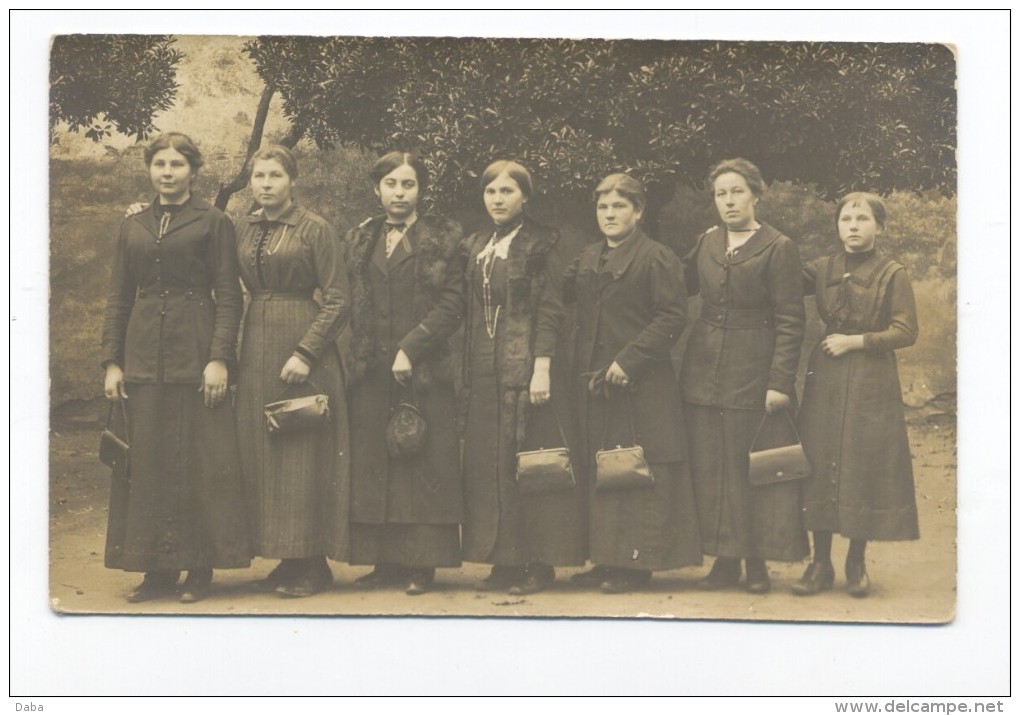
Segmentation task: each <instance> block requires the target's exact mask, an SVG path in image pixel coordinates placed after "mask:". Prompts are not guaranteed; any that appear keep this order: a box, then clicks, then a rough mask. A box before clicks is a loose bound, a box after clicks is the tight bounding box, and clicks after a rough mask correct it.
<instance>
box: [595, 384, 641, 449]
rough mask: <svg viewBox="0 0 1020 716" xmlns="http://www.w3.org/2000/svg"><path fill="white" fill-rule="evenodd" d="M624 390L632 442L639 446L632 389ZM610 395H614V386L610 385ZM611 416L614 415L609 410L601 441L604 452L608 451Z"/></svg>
mask: <svg viewBox="0 0 1020 716" xmlns="http://www.w3.org/2000/svg"><path fill="white" fill-rule="evenodd" d="M607 385H609V384H607ZM622 390H623V394H624V396H625V397H626V398H627V418H628V422H629V423H630V437H631V441H632V442H633V443H634V445H638V434H637V428H635V427H634V403H633V402H632V401H631V398H630V391H631V389H630V388H623V389H622ZM609 395H612V385H610V393H609ZM610 403H611V401H610ZM610 408H612V405H611V404H610ZM611 414H612V410H607V411H606V423H605V426H603V428H602V440H601V441H600V446H601V449H602V450H605V449H606V435H608V434H609V417H610V415H611Z"/></svg>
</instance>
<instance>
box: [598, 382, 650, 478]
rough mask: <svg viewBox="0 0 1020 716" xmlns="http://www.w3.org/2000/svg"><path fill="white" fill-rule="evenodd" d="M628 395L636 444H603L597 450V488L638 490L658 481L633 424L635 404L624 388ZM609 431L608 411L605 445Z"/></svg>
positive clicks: (604, 435) (629, 416) (604, 436)
mask: <svg viewBox="0 0 1020 716" xmlns="http://www.w3.org/2000/svg"><path fill="white" fill-rule="evenodd" d="M624 395H626V396H627V416H628V418H629V420H630V432H631V436H632V438H633V443H634V444H633V445H631V446H629V447H623V446H620V445H617V446H616V447H615V448H610V449H606V448H605V447H603V448H602V449H601V450H598V451H596V453H595V491H596V492H614V491H620V490H636V489H640V488H646V487H652V486H654V485H655V477H654V476H653V475H652V469H651V468H650V467H649V466H648V461H647V460H646V459H645V450H644V448H643V447H641V446H640V445H639V444H638V436H637V430H636V429H635V428H634V407H633V405H632V404H631V398H630V391H629V390H627V389H624ZM607 432H609V415H608V414H607V415H606V427H605V429H604V430H603V431H602V444H603V445H605V442H606V433H607Z"/></svg>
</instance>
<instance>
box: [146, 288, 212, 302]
mask: <svg viewBox="0 0 1020 716" xmlns="http://www.w3.org/2000/svg"><path fill="white" fill-rule="evenodd" d="M181 296H183V297H184V298H185V299H186V300H189V301H197V300H201V299H206V298H212V291H211V290H210V289H209V288H205V287H199V286H162V287H160V288H155V287H150V288H139V289H138V293H137V294H136V298H171V297H174V298H176V297H181Z"/></svg>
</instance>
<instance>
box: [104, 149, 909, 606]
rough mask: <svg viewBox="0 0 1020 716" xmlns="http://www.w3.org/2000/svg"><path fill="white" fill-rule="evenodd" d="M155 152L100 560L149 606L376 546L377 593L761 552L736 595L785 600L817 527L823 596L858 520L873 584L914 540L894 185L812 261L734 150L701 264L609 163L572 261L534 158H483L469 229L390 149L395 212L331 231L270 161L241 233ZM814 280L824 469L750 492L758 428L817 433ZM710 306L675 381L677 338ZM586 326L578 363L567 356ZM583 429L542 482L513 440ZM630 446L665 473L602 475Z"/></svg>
mask: <svg viewBox="0 0 1020 716" xmlns="http://www.w3.org/2000/svg"><path fill="white" fill-rule="evenodd" d="M145 159H146V163H147V165H148V167H149V171H150V177H151V179H152V183H153V186H154V187H155V189H156V191H157V198H156V200H155V201H153V202H152V204H151V205H150V206H148V207H145V208H143V209H141V210H139V211H137V212H136V213H134V214H133V215H132V216H129V217H128V218H127V220H126V221H125V222H124V225H123V227H122V229H121V233H120V237H119V240H118V245H117V253H116V258H115V263H114V270H113V284H112V288H111V291H110V295H109V301H108V306H107V313H106V321H105V325H104V331H103V348H104V354H103V356H104V357H103V362H104V365H105V368H106V395H107V397H108V398H110V399H111V400H126V401H128V402H127V405H128V406H129V410H128V411H126V413H127V415H128V416H129V418H130V420H129V425H128V426H125V429H126V430H127V437H128V442H129V443H130V444H131V457H130V468H129V469H128V470H127V471H126V472H125V473H124V474H123V475H122V476H121V478H120V479H117V480H115V481H114V484H113V490H112V496H111V509H110V524H109V530H108V536H107V550H106V564H107V566H108V567H112V568H119V569H125V570H128V571H141V572H144V573H145V578H144V579H143V581H142V582H141V583H140V584H139V585H138V586H137V587H136V588H135V589H134V591H132V592H131V593H130V594H129V595H128V600H129V601H144V600H147V599H152V598H156V597H160V596H165V595H169V594H172V593H174V592H175V591H176V592H177V593H178V594H179V598H180V600H181V601H184V602H192V601H197V600H199V599H202V598H203V597H205V596H206V595H207V594H208V592H209V589H210V584H211V580H212V570H213V568H238V567H245V566H248V565H249V563H250V560H251V558H252V557H253V556H261V557H266V558H272V559H278V560H280V561H279V563H278V565H277V566H276V567H275V568H274V569H273V570H272V572H271V573H270V574H269V575H268V576H267V577H266V578H264V579H262V580H260V581H258V582H256V586H257V587H258V588H259V589H263V590H266V591H275V592H276V593H278V594H280V595H283V596H291V597H300V596H308V595H311V594H315V593H317V592H319V591H321V590H323V589H324V588H326V587H327V586H328V585H329V584H330V583H331V582H332V573H331V571H330V568H329V565H328V562H327V559H333V560H336V561H346V562H349V563H350V564H352V565H371V566H372V570H371V571H369V572H368V573H367V574H365V575H363V576H361V577H359V578H358V579H356V580H355V582H354V584H355V586H357V587H361V588H366V589H370V588H380V587H395V586H399V587H402V588H403V589H405V591H406V592H407V593H408V594H412V595H414V594H422V593H425V592H427V591H429V590H430V589H431V588H432V585H433V582H434V578H435V569H436V568H437V567H457V566H459V565H460V564H461V560H465V561H469V562H480V563H484V564H488V565H491V571H490V573H489V574H488V576H486V577H485V578H484V579H482V580H480V581H479V582H478V583H477V584H476V585H475V587H476V588H477V589H479V590H499V591H509V592H510V593H513V594H532V593H535V592H539V591H542V590H544V589H546V588H548V587H549V586H550V585H551V584H552V582H553V581H554V579H555V576H556V575H555V568H556V567H580V566H582V565H584V564H585V563H586V562H589V561H590V562H591V564H592V565H593V566H592V567H591V568H590V569H588V570H586V571H581V572H578V573H576V574H574V575H573V576H572V577H571V580H572V581H573V582H575V583H578V584H582V585H591V586H595V587H598V588H600V589H601V590H602V591H604V592H607V593H620V592H625V591H630V590H633V589H637V588H640V587H641V586H642V585H644V584H647V583H648V581H649V580H650V578H651V576H652V572H653V571H656V570H666V569H674V568H678V567H683V566H687V565H696V564H700V563H701V559H702V554H709V555H714V556H715V557H716V560H715V562H714V564H713V566H712V569H711V571H710V572H709V574H708V576H707V577H705V578H704V579H703V580H702V581H701V585H702V586H703V587H706V588H710V589H721V588H727V587H732V586H736V585H737V584H738V583H739V582H740V577H741V560H743V561H744V563H745V565H746V580H745V587H746V589H747V590H748V591H750V592H754V593H764V592H767V591H768V590H769V589H770V582H769V574H768V570H767V568H766V560H770V559H771V560H782V561H795V560H800V559H802V558H804V557H805V556H806V555H807V553H808V544H807V538H806V533H805V531H804V530H805V529H812V530H814V532H815V554H814V560H813V561H812V562H811V564H810V565H809V567H808V569H807V572H806V573H805V575H804V577H803V578H802V579H801V580H800V581H799V582H797V583H796V584H795V585H794V591H795V592H796V593H798V594H814V593H817V592H819V591H822V590H824V589H827V588H830V587H831V586H832V585H833V581H834V570H833V568H832V565H831V558H830V550H831V542H832V534H833V533H835V532H839V533H841V534H843V535H845V536H847V537H850V538H851V540H852V542H851V548H850V553H849V554H848V557H847V583H848V589H849V590H850V592H851V593H852V594H856V595H858V596H860V595H863V594H866V593H867V589H868V583H867V573H866V571H865V569H864V546H865V544H866V541H867V540H868V539H909V538H916V537H917V516H916V507H915V506H914V498H913V482H912V474H911V466H910V458H909V452H908V450H907V445H906V429H905V424H904V420H903V412H902V406H901V404H900V401H899V395H900V393H899V384H898V377H897V375H896V362H895V357H894V355H893V350H895V349H896V348H899V347H902V346H905V345H910V344H911V343H912V342H913V340H914V338H915V337H916V319H915V318H914V310H913V299H912V295H911V292H910V284H909V281H908V280H907V278H906V274H905V272H904V271H903V270H902V267H901V266H899V265H898V264H896V263H895V262H892V261H890V260H888V259H885V258H882V257H881V256H880V255H878V254H876V253H875V250H874V243H875V237H876V236H877V235H878V233H880V232H881V230H882V228H883V227H884V221H885V214H884V207H883V206H882V204H881V200H880V199H878V198H877V197H875V196H873V195H869V194H858V195H850V196H849V197H847V198H846V199H844V200H843V202H841V203H840V205H839V208H838V210H837V226H838V230H839V235H840V238H841V240H842V242H843V245H844V250H843V251H842V252H838V253H837V254H836V256H835V257H834V258H830V259H823V260H820V261H817V262H814V263H812V264H811V265H809V266H808V267H806V268H802V266H801V262H800V258H799V254H798V252H797V248H796V245H795V244H794V243H793V242H792V241H791V240H790V239H788V238H787V237H785V236H783V235H782V234H781V233H780V232H778V231H776V230H775V229H773V228H772V227H769V226H768V225H766V224H763V223H760V222H759V221H758V220H757V219H756V217H755V205H756V203H757V201H758V198H759V197H760V195H761V193H762V191H763V190H764V182H763V181H762V179H761V175H760V173H759V172H758V170H757V168H756V167H754V165H753V164H751V163H750V162H747V161H745V160H727V161H725V162H722V163H720V164H719V165H717V166H716V167H715V168H714V169H713V171H712V173H711V176H710V181H711V183H712V187H713V190H714V195H715V201H716V206H717V208H718V210H719V215H720V218H721V219H722V222H723V226H722V227H718V228H714V229H711V230H709V231H708V232H706V233H705V234H704V235H702V236H701V237H700V238H699V239H698V241H697V243H696V245H695V246H694V248H693V250H692V251H691V252H690V253H689V255H688V256H686V257H685V259H684V260H681V259H680V258H679V257H677V256H676V255H675V254H674V253H673V252H672V251H671V250H670V249H668V248H667V247H665V246H664V245H662V244H659V243H657V242H655V241H653V240H651V239H649V238H648V237H647V236H646V235H645V234H644V233H643V232H642V230H641V228H640V220H641V215H642V212H643V211H644V209H645V194H644V189H643V187H642V186H641V184H640V183H639V182H638V181H636V180H635V179H633V178H632V177H630V176H628V175H626V174H613V175H610V176H609V177H606V178H605V179H604V180H603V181H602V182H601V183H600V184H599V185H598V186H597V187H596V189H595V204H596V206H595V210H596V217H597V219H598V224H599V228H600V231H601V234H602V240H601V241H598V242H595V243H592V244H590V245H589V246H587V247H586V248H585V249H583V250H582V251H581V252H580V254H579V255H577V256H576V257H574V258H573V260H572V261H566V260H564V257H563V256H562V255H561V253H560V247H559V246H558V234H557V232H556V231H555V230H553V229H550V228H548V227H544V226H541V225H540V224H538V223H537V222H534V221H533V220H531V218H530V217H528V216H527V213H526V211H525V208H526V205H527V203H528V201H529V200H530V199H531V197H532V194H533V192H534V188H533V185H532V177H531V175H530V174H529V172H528V171H527V169H525V168H524V167H523V166H521V165H520V164H518V163H516V162H512V161H498V162H495V163H493V164H492V165H490V166H489V167H488V168H487V169H486V170H485V172H484V173H483V174H482V182H481V185H482V198H483V201H484V204H485V208H486V210H487V212H488V214H489V216H490V217H491V219H492V225H491V226H489V227H488V228H487V229H485V230H482V231H479V232H477V233H475V234H473V235H471V236H468V237H464V236H463V235H462V231H461V228H460V226H459V225H458V224H457V223H456V222H455V221H453V220H451V219H448V218H445V217H441V216H437V215H430V214H424V213H419V210H418V207H419V197H420V196H421V195H422V194H423V193H424V192H425V191H426V189H427V184H428V174H427V171H426V168H425V165H424V163H423V162H422V161H421V160H420V158H418V157H416V156H415V155H412V154H407V153H402V152H392V153H390V154H387V155H385V156H383V157H382V158H381V159H379V160H378V161H377V162H376V164H375V166H374V167H373V169H372V172H371V181H372V186H373V189H374V191H375V193H376V195H377V197H378V199H379V201H380V203H381V205H382V209H383V214H382V215H380V216H377V217H374V218H371V219H369V220H367V221H365V222H364V223H362V224H361V225H360V226H358V227H357V228H355V229H353V230H351V231H349V232H348V233H347V235H346V237H345V238H344V239H342V240H340V239H338V237H337V236H336V235H335V234H334V232H333V230H332V228H331V227H330V225H329V224H328V223H327V222H326V221H325V220H324V219H322V218H321V217H320V216H318V215H316V214H314V213H313V212H311V211H309V210H308V209H307V208H305V207H302V206H300V205H299V204H297V203H296V201H295V199H294V197H293V189H294V187H295V184H296V182H297V178H298V169H297V164H296V162H295V159H294V157H293V155H292V154H291V152H290V151H289V150H287V149H285V148H283V147H268V148H265V149H262V150H260V151H259V152H257V153H256V154H255V155H254V157H253V159H252V162H251V166H250V169H251V188H252V193H253V196H254V199H255V201H256V203H257V204H258V206H259V208H258V210H257V211H255V212H253V213H252V214H251V215H249V216H247V217H245V218H244V219H243V220H242V221H241V222H240V230H239V232H238V235H237V236H236V237H235V233H234V229H233V226H232V225H231V223H230V221H229V220H228V219H227V218H226V217H225V216H224V215H223V214H222V213H221V212H219V211H217V210H216V209H214V208H212V207H210V206H209V205H208V204H206V203H205V202H203V201H201V200H200V199H199V198H197V197H194V196H192V193H191V182H192V179H193V178H194V175H195V172H197V170H198V169H199V167H200V166H201V154H200V153H199V152H198V149H197V148H196V147H195V145H194V143H193V142H192V141H191V140H190V139H189V138H188V137H186V136H185V135H182V134H178V133H171V134H167V135H163V136H161V137H159V138H158V139H157V140H155V141H154V142H153V143H152V144H151V145H150V147H149V148H148V150H147V151H146V154H145ZM869 222H870V223H869ZM242 281H243V284H244V286H245V288H246V289H247V293H248V295H249V296H250V302H249V305H248V308H247V311H246V312H245V318H244V326H243V331H242V332H241V335H242V337H243V339H242V341H241V351H240V355H239V358H238V359H235V355H236V350H235V346H236V342H237V336H238V332H239V325H240V322H241V315H242V307H243V302H242V293H241V290H240V282H242ZM805 288H807V292H808V293H812V292H813V293H815V294H816V298H817V300H818V304H819V310H820V314H821V316H822V318H823V320H824V321H825V322H826V324H827V329H828V332H827V337H826V338H825V340H823V341H822V342H821V344H820V346H819V348H818V349H816V350H815V352H814V354H813V355H812V358H811V367H810V368H809V376H808V383H807V386H806V394H805V397H804V405H803V407H802V409H801V417H802V419H801V432H802V434H803V438H804V444H805V448H806V450H807V453H808V456H809V457H810V459H811V464H812V466H813V472H814V475H813V477H812V478H810V479H809V480H806V481H804V482H803V483H799V482H777V483H774V484H767V485H751V484H750V483H749V481H748V471H749V458H748V452H749V450H750V449H751V447H752V445H754V446H755V447H757V448H767V447H770V446H774V445H782V444H789V443H790V442H794V441H796V434H795V433H796V431H795V429H794V426H793V420H792V419H790V418H786V419H785V420H784V419H780V418H781V417H782V416H781V414H783V413H784V412H787V411H791V412H792V411H793V409H794V408H795V403H796V401H795V399H794V380H795V375H796V370H797V363H798V360H799V356H800V347H801V342H802V338H803V329H804V295H805ZM696 293H697V294H700V296H701V310H700V314H699V316H698V317H697V318H696V319H695V320H693V321H690V320H689V317H688V313H687V297H688V295H693V294H696ZM568 305H574V306H576V308H575V311H574V313H575V314H576V325H575V326H574V327H573V329H572V330H569V329H570V327H568V326H565V325H564V323H565V316H566V315H567V311H566V308H565V306H568ZM689 323H690V331H691V332H690V337H689V340H688V344H687V349H686V353H685V355H684V358H683V367H682V371H681V376H680V380H679V381H678V380H677V377H676V374H675V372H674V368H673V364H672V361H671V357H670V352H671V350H672V348H673V347H674V346H675V344H676V343H677V341H678V340H679V339H680V336H681V334H682V333H683V331H684V330H685V329H686V328H687V327H688V324H689ZM461 327H463V335H464V338H463V344H462V345H463V359H462V360H461V361H460V367H461V370H462V375H461V376H460V380H459V381H456V382H459V383H460V384H461V385H462V386H463V395H461V396H458V395H457V394H456V393H455V387H454V386H455V376H454V365H455V362H454V361H453V360H452V359H451V348H450V340H449V339H450V337H451V336H452V335H453V334H454V333H455V332H456V331H457V330H458V329H460V328H461ZM345 332H346V335H345V336H344V337H343V338H341V334H342V333H345ZM564 334H566V335H572V336H573V346H572V349H573V350H572V353H573V359H572V360H571V361H567V360H565V359H564V358H561V357H560V356H559V355H558V354H557V349H558V348H560V349H562V347H563V343H564V341H563V340H561V336H563V335H564ZM338 345H342V346H344V348H343V350H342V351H341V350H338ZM341 353H344V360H343V361H342V360H341ZM231 384H236V385H237V394H236V401H235V404H234V405H233V406H232V405H231V402H230V400H229V391H228V386H229V385H231ZM851 385H853V390H849V389H848V388H849V386H851ZM309 393H315V394H324V395H326V396H327V399H328V404H329V408H330V412H331V415H330V420H329V421H328V423H327V424H326V425H325V426H324V427H323V428H322V429H319V430H308V431H304V432H297V433H293V434H287V435H270V434H269V433H268V432H267V430H266V427H265V423H264V416H263V408H264V406H265V405H266V404H267V403H271V402H273V401H275V400H278V399H281V398H285V397H290V396H300V395H307V394H309ZM399 410H411V411H412V413H413V414H414V415H417V416H420V419H419V420H420V423H421V426H422V427H420V428H419V432H420V434H419V435H418V436H417V437H418V438H419V441H418V443H417V444H416V446H415V447H414V448H413V449H404V450H401V449H400V445H396V446H395V445H394V443H395V442H397V443H399V438H400V436H395V435H394V427H393V418H394V411H399ZM766 415H771V416H774V417H771V418H767V419H766V417H765V416H766ZM458 416H459V417H460V419H459V420H458ZM458 423H459V424H458ZM564 445H567V446H569V448H570V454H571V461H572V464H573V475H574V478H575V479H574V480H573V485H572V486H571V485H568V486H567V487H566V488H565V489H560V490H558V491H555V492H535V493H532V492H527V491H523V490H521V489H520V488H519V485H518V482H517V456H518V453H520V452H524V451H528V450H533V449H538V448H548V447H554V446H564ZM621 445H640V446H641V447H642V448H643V451H644V456H645V458H646V460H647V467H648V469H647V471H646V472H647V474H646V475H645V481H644V482H643V483H642V485H641V486H639V487H634V488H632V489H624V490H620V489H613V490H608V489H607V490H603V489H601V487H599V486H597V485H596V483H597V482H598V480H597V475H596V473H597V467H596V462H597V454H598V452H599V451H601V450H603V449H605V448H612V447H614V446H621ZM802 505H803V508H802ZM802 510H803V513H802ZM182 570H187V573H188V574H187V578H186V580H185V581H184V583H183V585H181V586H180V588H178V587H177V582H178V579H179V576H180V572H181V571H182Z"/></svg>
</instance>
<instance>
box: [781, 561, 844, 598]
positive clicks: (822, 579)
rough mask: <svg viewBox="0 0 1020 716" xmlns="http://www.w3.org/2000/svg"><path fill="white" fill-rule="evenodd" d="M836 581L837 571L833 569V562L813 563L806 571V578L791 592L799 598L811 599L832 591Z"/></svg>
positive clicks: (797, 583) (795, 585) (792, 588)
mask: <svg viewBox="0 0 1020 716" xmlns="http://www.w3.org/2000/svg"><path fill="white" fill-rule="evenodd" d="M835 579H836V570H835V569H833V567H832V562H812V563H811V564H809V565H808V566H807V569H805V570H804V576H803V577H801V578H800V580H799V581H798V582H796V583H795V584H794V585H793V587H791V590H792V591H793V593H794V594H796V595H797V596H798V597H809V596H811V595H812V594H818V593H819V592H824V591H825V590H826V589H832V583H833V582H834V581H835Z"/></svg>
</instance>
